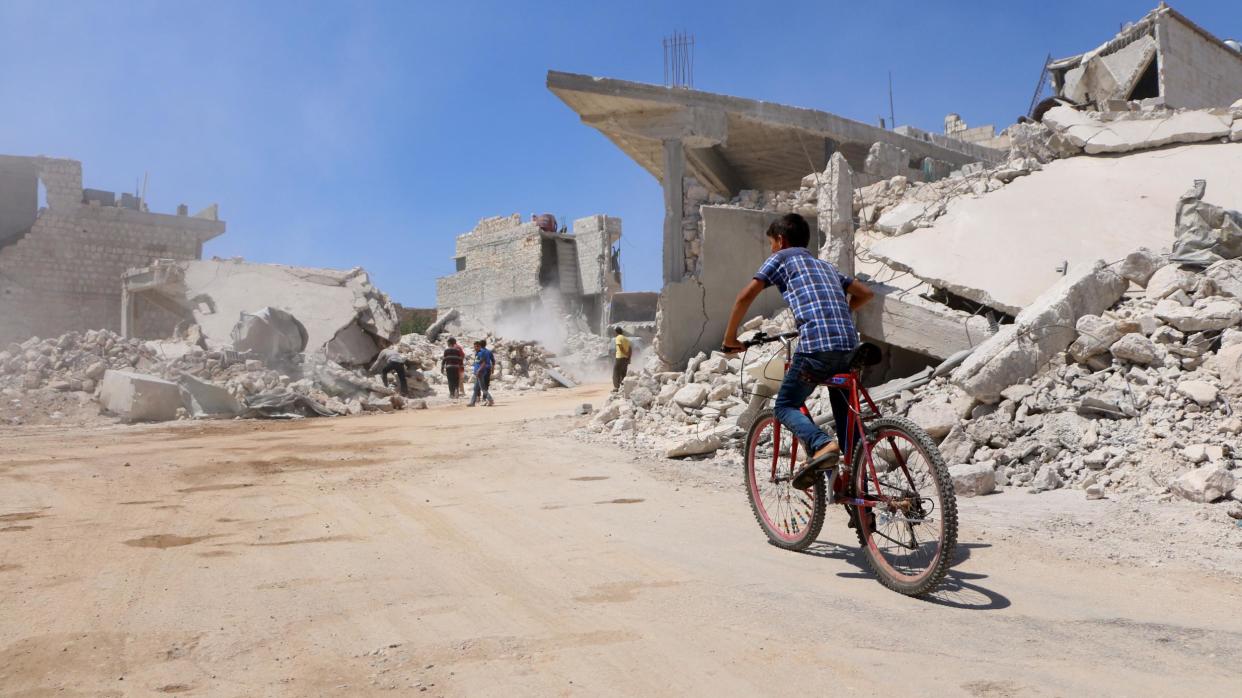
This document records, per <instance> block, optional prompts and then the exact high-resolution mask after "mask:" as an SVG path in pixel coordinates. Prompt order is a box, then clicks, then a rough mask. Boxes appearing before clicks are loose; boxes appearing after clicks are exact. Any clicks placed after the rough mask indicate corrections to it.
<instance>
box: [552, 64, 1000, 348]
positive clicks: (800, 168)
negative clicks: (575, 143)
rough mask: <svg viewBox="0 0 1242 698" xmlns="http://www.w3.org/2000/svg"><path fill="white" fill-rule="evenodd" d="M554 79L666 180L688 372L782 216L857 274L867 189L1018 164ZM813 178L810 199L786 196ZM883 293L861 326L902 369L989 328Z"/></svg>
mask: <svg viewBox="0 0 1242 698" xmlns="http://www.w3.org/2000/svg"><path fill="white" fill-rule="evenodd" d="M547 85H548V89H549V90H551V91H552V92H553V94H555V95H557V97H559V98H560V99H561V100H562V101H563V102H565V104H566V105H568V106H569V107H570V108H571V109H573V110H574V111H576V112H577V113H578V114H579V115H580V117H581V118H582V121H583V122H584V123H586V124H587V125H589V126H591V127H593V128H595V129H597V130H599V131H600V132H601V133H602V134H603V135H604V136H606V137H607V138H608V139H609V140H611V141H612V142H613V143H615V144H616V145H617V146H618V147H620V148H621V149H622V150H623V151H625V152H626V154H628V155H630V157H632V158H633V159H634V160H635V162H637V163H638V164H639V165H641V166H642V167H643V168H644V169H646V170H647V171H648V172H650V173H651V174H652V175H653V176H655V177H656V178H657V179H659V180H660V182H661V184H662V186H663V189H664V211H665V217H664V246H663V268H664V287H663V289H662V290H661V292H660V296H659V311H658V319H657V327H656V342H655V349H656V355H657V356H658V358H659V360H660V361H662V362H663V364H665V365H667V366H670V367H675V368H680V367H682V366H684V365H685V364H686V362H687V361H688V360H689V359H690V358H691V357H692V356H694V355H695V354H696V353H698V352H701V351H704V350H709V349H711V348H714V347H716V346H718V345H719V342H720V338H721V336H722V334H723V331H724V323H725V320H726V319H727V317H728V312H729V307H730V305H731V304H732V301H733V297H734V295H735V294H736V292H737V288H738V286H739V284H740V283H741V281H742V280H744V279H746V278H749V276H750V274H752V273H753V272H754V270H755V269H756V268H758V266H759V264H760V263H762V261H763V259H764V258H765V257H766V255H767V246H766V242H765V241H764V237H763V231H764V229H765V228H766V226H767V224H768V222H770V221H771V220H772V219H774V218H775V217H776V215H777V214H778V213H783V212H786V211H790V210H797V211H798V212H800V213H803V214H804V215H805V216H807V218H808V219H809V221H810V222H811V224H812V226H813V227H814V228H817V229H818V230H819V231H820V233H821V234H820V236H819V239H818V240H817V241H813V245H812V246H813V247H814V248H815V249H817V250H818V249H819V248H820V247H824V254H825V255H826V256H828V257H831V258H833V259H834V261H836V262H837V263H838V266H840V267H841V268H842V269H843V270H845V271H846V272H847V273H850V272H852V271H853V270H854V253H853V243H852V237H853V228H854V223H853V221H854V212H853V193H852V192H853V190H854V188H855V187H860V186H867V185H873V184H879V183H883V182H887V181H889V180H891V179H893V178H904V179H905V180H907V181H912V182H936V181H939V180H942V179H944V178H945V177H947V176H948V175H949V174H950V173H951V172H952V171H954V170H958V169H960V168H961V167H963V166H965V165H970V164H974V163H984V164H988V165H994V164H997V163H1000V162H1002V161H1004V159H1005V157H1006V153H1005V152H1004V151H1001V150H995V149H992V148H988V147H985V146H982V145H979V144H977V143H969V142H966V141H961V140H956V139H952V138H947V137H941V136H936V137H935V138H932V137H930V136H927V137H922V136H921V135H919V134H921V133H922V132H919V134H916V135H915V136H911V135H905V134H903V133H901V132H896V131H890V130H885V129H882V128H876V127H874V126H870V125H868V124H863V123H860V122H857V121H851V120H849V119H845V118H842V117H840V116H836V115H834V114H828V113H825V112H819V111H814V110H810V109H801V108H797V107H789V106H783V105H777V104H769V103H765V102H759V101H755V100H750V99H743V98H739V97H730V96H726V95H718V94H712V93H707V92H702V91H697V90H689V89H683V88H668V87H660V86H656V85H647V84H642V83H635V82H629V81H624V80H614V79H605V78H595V77H591V76H587V75H576V74H570V73H562V72H556V71H549V73H548V78H547ZM910 132H911V133H914V131H910ZM807 172H812V173H815V174H812V175H810V176H808V175H807ZM820 172H822V173H823V174H822V176H821V175H820V174H818V173H820ZM804 180H806V181H804ZM804 184H806V185H807V194H806V195H805V196H794V195H788V196H782V195H780V194H778V193H779V192H790V191H797V190H799V189H800V188H802V187H803V185H804ZM878 290H879V295H880V299H879V300H878V301H877V302H876V303H875V304H874V306H872V308H871V309H869V310H868V312H866V313H864V315H863V316H862V317H861V318H860V323H861V325H862V327H861V329H862V331H863V334H864V335H866V336H867V337H869V338H872V339H875V340H878V341H882V342H885V343H886V344H888V345H891V346H892V347H894V348H896V349H897V351H896V352H895V353H890V356H895V358H896V360H897V362H898V363H900V364H906V363H910V362H914V363H918V361H919V359H918V358H917V356H906V355H905V354H904V352H913V353H914V354H917V355H923V356H928V357H932V358H944V357H947V356H949V355H951V354H953V353H955V352H957V351H960V350H962V349H965V348H967V347H969V346H971V345H972V342H973V341H976V340H977V337H978V336H980V335H982V333H983V332H984V331H985V330H986V327H987V323H986V322H985V321H984V320H983V319H981V318H976V319H971V318H970V317H969V314H967V313H962V312H959V311H956V310H954V309H952V308H948V307H946V306H943V305H941V304H936V303H931V302H926V301H925V300H924V299H922V298H920V297H919V296H918V295H917V294H907V293H897V291H898V290H899V289H897V288H896V287H881V288H880V289H878ZM780 304H781V299H780V298H779V297H778V296H777V295H776V294H775V293H769V294H764V295H762V296H760V297H759V299H758V300H757V301H756V302H755V304H754V305H753V306H752V309H751V315H752V316H759V315H771V314H772V313H773V312H774V311H775V310H776V308H777V307H779V305H780ZM972 329H973V332H974V335H975V337H974V338H972V336H971V334H972Z"/></svg>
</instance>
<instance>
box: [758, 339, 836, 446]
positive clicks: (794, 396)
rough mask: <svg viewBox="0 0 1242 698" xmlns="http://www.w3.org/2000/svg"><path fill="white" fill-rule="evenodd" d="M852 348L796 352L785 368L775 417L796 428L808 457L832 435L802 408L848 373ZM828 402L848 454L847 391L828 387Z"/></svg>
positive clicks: (794, 431)
mask: <svg viewBox="0 0 1242 698" xmlns="http://www.w3.org/2000/svg"><path fill="white" fill-rule="evenodd" d="M853 353H854V352H852V351H817V352H811V353H807V354H802V353H796V354H794V355H793V361H791V362H790V363H789V370H787V371H785V380H784V381H783V382H782V383H781V389H780V391H779V392H777V393H776V402H775V404H774V405H773V406H772V411H773V412H774V413H775V414H776V419H777V420H778V421H780V423H781V424H784V425H785V426H786V427H787V428H788V429H790V430H791V431H793V433H794V435H795V436H797V437H798V438H799V439H801V440H802V444H803V446H804V447H805V448H806V454H807V458H808V459H809V458H810V457H811V456H812V455H814V453H815V452H816V451H818V450H819V449H821V448H823V447H824V446H827V445H828V444H829V443H830V442H831V441H832V437H831V436H829V435H827V434H825V433H824V432H823V431H822V430H821V429H820V428H819V427H817V426H815V422H813V421H811V418H810V417H807V416H806V415H804V414H802V411H801V407H802V405H803V403H805V402H806V399H807V398H808V397H810V396H811V393H813V392H815V389H816V388H818V387H819V386H820V385H822V384H823V383H824V381H826V380H828V379H829V378H831V377H832V376H834V375H836V374H838V373H848V372H849V370H850V356H852V355H853ZM828 401H829V403H830V404H831V405H832V417H833V420H834V421H835V422H836V431H837V440H838V443H841V444H842V446H841V454H842V456H844V455H845V451H846V449H845V446H844V442H843V441H842V439H843V437H844V436H845V417H846V415H847V414H848V412H849V405H848V400H847V396H846V394H845V391H843V390H841V389H840V388H829V389H828Z"/></svg>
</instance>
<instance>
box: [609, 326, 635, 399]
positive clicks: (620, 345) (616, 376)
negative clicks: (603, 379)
mask: <svg viewBox="0 0 1242 698" xmlns="http://www.w3.org/2000/svg"><path fill="white" fill-rule="evenodd" d="M613 343H614V344H616V345H617V356H616V359H615V362H614V363H613V365H612V390H613V392H616V391H618V390H620V389H621V381H623V380H625V374H627V373H629V372H630V353H631V352H632V351H633V348H632V347H631V346H630V339H629V337H626V336H625V333H624V332H622V331H621V328H620V327H618V328H617V336H616V338H615V339H613Z"/></svg>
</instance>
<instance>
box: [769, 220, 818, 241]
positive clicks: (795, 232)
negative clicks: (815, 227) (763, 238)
mask: <svg viewBox="0 0 1242 698" xmlns="http://www.w3.org/2000/svg"><path fill="white" fill-rule="evenodd" d="M767 236H768V237H770V238H777V237H783V238H785V241H786V242H788V243H789V245H790V246H791V247H806V246H807V243H809V242H810V241H811V226H809V225H807V222H806V219H805V218H803V217H802V216H800V215H798V214H796V213H786V214H785V215H783V216H781V217H780V218H777V219H776V220H774V221H772V225H769V226H768V232H767Z"/></svg>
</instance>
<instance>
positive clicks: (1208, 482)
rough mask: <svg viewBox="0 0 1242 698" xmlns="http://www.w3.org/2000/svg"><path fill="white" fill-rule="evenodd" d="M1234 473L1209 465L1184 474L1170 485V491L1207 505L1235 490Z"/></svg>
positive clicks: (1216, 465) (1213, 464)
mask: <svg viewBox="0 0 1242 698" xmlns="http://www.w3.org/2000/svg"><path fill="white" fill-rule="evenodd" d="M1234 484H1235V479H1234V476H1233V473H1231V472H1229V471H1228V470H1226V469H1225V468H1224V467H1223V466H1221V465H1219V464H1216V463H1209V464H1207V465H1204V466H1200V467H1198V468H1196V469H1194V470H1191V471H1188V472H1186V473H1183V474H1182V475H1181V477H1179V478H1177V479H1176V480H1174V481H1173V482H1171V483H1169V490H1170V491H1172V492H1173V493H1174V494H1176V495H1178V496H1179V497H1184V498H1185V499H1189V500H1190V501H1192V502H1199V503H1201V504H1207V503H1209V502H1215V501H1216V500H1218V499H1221V498H1222V497H1224V496H1226V495H1228V494H1229V492H1230V491H1231V490H1233V487H1234Z"/></svg>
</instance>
